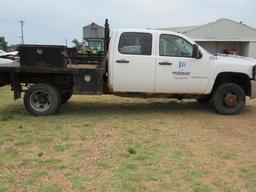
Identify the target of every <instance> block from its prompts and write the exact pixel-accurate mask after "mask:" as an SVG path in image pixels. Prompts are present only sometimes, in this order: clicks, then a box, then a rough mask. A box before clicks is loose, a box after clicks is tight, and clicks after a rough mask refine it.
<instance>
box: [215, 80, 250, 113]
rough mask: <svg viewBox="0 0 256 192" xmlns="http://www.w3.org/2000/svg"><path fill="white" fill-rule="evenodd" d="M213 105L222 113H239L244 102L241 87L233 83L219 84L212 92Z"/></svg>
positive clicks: (244, 96) (244, 97)
mask: <svg viewBox="0 0 256 192" xmlns="http://www.w3.org/2000/svg"><path fill="white" fill-rule="evenodd" d="M212 100H213V105H214V108H215V109H216V111H217V112H218V113H220V114H224V115H233V114H238V113H240V112H241V111H242V110H243V108H244V106H245V102H246V95H245V92H244V90H243V88H242V87H240V86H239V85H236V84H233V83H226V84H223V85H220V86H219V87H218V88H217V89H216V90H215V92H214V94H213V98H212Z"/></svg>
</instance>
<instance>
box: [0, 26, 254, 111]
mask: <svg viewBox="0 0 256 192" xmlns="http://www.w3.org/2000/svg"><path fill="white" fill-rule="evenodd" d="M108 34H109V31H108V24H106V29H105V56H104V57H103V61H102V62H99V64H98V65H95V64H94V65H92V64H91V63H90V64H88V62H87V63H84V64H79V65H76V64H74V63H72V62H71V61H70V60H71V59H70V57H68V56H67V54H64V55H65V56H66V57H68V58H69V60H68V61H69V62H68V63H67V65H64V67H63V66H62V67H59V68H58V67H56V65H55V66H54V64H52V63H53V62H50V61H49V60H47V61H48V63H50V64H49V65H47V62H46V61H45V62H44V67H42V66H39V67H38V63H39V64H40V63H42V58H43V56H42V55H43V53H44V52H47V47H45V46H44V47H42V46H41V47H40V46H37V47H32V48H33V49H32V48H31V50H35V53H33V54H35V58H36V60H34V61H33V62H34V63H35V65H34V68H33V65H32V67H31V65H30V67H28V66H29V65H26V63H29V60H28V59H27V62H26V59H24V60H23V57H24V58H27V56H26V54H25V53H26V51H22V50H23V49H24V48H29V46H25V47H24V46H23V47H21V48H20V51H21V54H20V57H21V64H20V65H17V66H16V67H13V66H12V68H11V67H9V72H7V70H4V69H6V68H4V67H3V68H1V66H0V75H1V74H2V79H1V76H0V85H2V86H3V85H6V84H11V85H12V89H13V90H14V92H15V95H16V97H15V98H19V97H20V93H21V92H22V91H24V92H25V96H24V103H25V106H26V108H27V110H28V111H29V112H31V113H32V114H34V115H50V114H53V113H54V112H55V111H56V110H57V109H58V107H59V106H60V103H65V102H66V101H67V100H68V99H69V98H70V97H71V96H72V94H114V95H118V96H127V97H165V98H178V99H184V98H195V99H197V100H198V101H204V102H210V101H211V102H212V104H213V106H214V108H215V109H216V111H217V112H218V113H220V114H226V115H231V114H237V113H239V112H241V110H242V109H243V108H244V106H245V102H246V96H248V97H250V98H256V60H253V59H250V58H245V57H238V56H228V55H212V54H210V53H208V52H207V51H206V50H204V49H203V48H202V47H200V46H199V45H198V44H197V43H195V42H194V41H193V40H191V39H190V38H188V37H186V36H185V35H182V34H179V33H175V32H170V31H160V30H138V29H118V30H114V31H113V33H112V35H111V38H110V40H109V39H108V37H109V36H108ZM108 42H109V43H108ZM48 48H49V47H48ZM33 54H32V55H33ZM30 55H31V54H30ZM36 55H41V56H42V58H41V57H39V56H38V57H36ZM47 58H49V57H47ZM40 59H41V60H40ZM37 60H40V62H38V63H37V62H36V61H37ZM55 60H56V59H53V61H55ZM22 61H23V63H24V64H23V63H22ZM33 62H32V61H31V63H33ZM55 64H56V63H55ZM36 66H37V67H36ZM56 68H57V69H58V70H56ZM10 69H13V70H12V71H10ZM32 69H33V70H32ZM46 69H47V70H46ZM31 70H32V71H31ZM24 87H25V89H24Z"/></svg>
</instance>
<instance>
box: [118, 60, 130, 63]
mask: <svg viewBox="0 0 256 192" xmlns="http://www.w3.org/2000/svg"><path fill="white" fill-rule="evenodd" d="M116 62H117V63H130V61H128V60H124V59H122V60H116Z"/></svg>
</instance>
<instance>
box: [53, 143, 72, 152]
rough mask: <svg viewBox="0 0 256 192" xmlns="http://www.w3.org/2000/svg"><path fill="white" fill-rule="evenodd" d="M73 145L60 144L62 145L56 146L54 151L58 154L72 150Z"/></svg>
mask: <svg viewBox="0 0 256 192" xmlns="http://www.w3.org/2000/svg"><path fill="white" fill-rule="evenodd" d="M72 146H73V145H72V144H60V145H55V146H54V147H53V150H54V151H56V152H63V151H65V150H67V149H70V148H71V147H72Z"/></svg>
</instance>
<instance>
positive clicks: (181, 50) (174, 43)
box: [159, 35, 193, 57]
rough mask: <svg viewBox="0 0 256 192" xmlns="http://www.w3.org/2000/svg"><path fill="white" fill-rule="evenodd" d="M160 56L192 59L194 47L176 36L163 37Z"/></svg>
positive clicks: (161, 37)
mask: <svg viewBox="0 0 256 192" xmlns="http://www.w3.org/2000/svg"><path fill="white" fill-rule="evenodd" d="M159 54H160V56H170V57H192V56H193V45H192V44H191V43H189V42H188V41H187V40H185V39H183V38H181V37H178V36H176V35H161V36H160V53H159Z"/></svg>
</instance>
